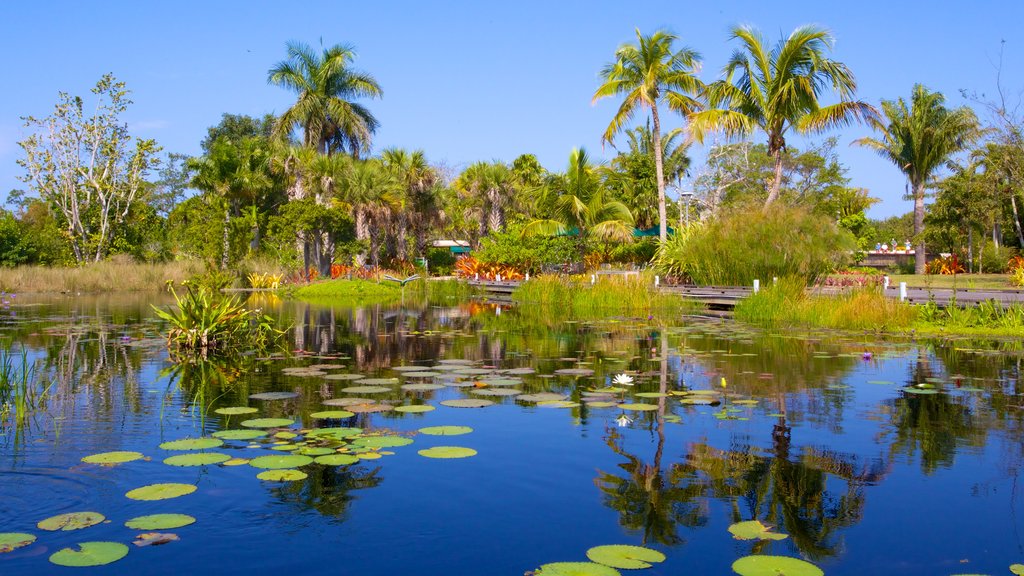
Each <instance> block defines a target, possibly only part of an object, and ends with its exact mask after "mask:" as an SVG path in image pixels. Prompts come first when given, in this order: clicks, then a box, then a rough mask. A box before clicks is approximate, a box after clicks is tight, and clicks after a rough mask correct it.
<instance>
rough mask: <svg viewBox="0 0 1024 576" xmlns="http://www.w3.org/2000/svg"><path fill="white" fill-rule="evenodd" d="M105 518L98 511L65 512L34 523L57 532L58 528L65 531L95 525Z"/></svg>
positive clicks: (43, 528) (41, 527) (38, 526)
mask: <svg viewBox="0 0 1024 576" xmlns="http://www.w3.org/2000/svg"><path fill="white" fill-rule="evenodd" d="M106 519H107V518H106V516H104V515H103V514H100V513H99V512H68V513H67V514H58V515H57V516H51V517H49V518H47V519H46V520H41V521H40V522H39V523H38V524H36V527H37V528H39V529H40V530H46V531H49V532H57V531H58V530H61V531H65V532H66V531H68V530H81V529H82V528H88V527H89V526H95V525H97V524H99V523H100V522H103V521H104V520H106Z"/></svg>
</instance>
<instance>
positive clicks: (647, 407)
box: [619, 402, 658, 412]
mask: <svg viewBox="0 0 1024 576" xmlns="http://www.w3.org/2000/svg"><path fill="white" fill-rule="evenodd" d="M619 408H622V409H623V410H634V411H637V412H650V411H652V410H657V409H658V405H657V404H640V403H636V404H632V403H629V402H627V403H625V404H619Z"/></svg>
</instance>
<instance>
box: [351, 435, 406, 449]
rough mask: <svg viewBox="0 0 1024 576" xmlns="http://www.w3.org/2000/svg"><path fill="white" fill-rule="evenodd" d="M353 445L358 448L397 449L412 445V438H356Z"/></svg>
mask: <svg viewBox="0 0 1024 576" xmlns="http://www.w3.org/2000/svg"><path fill="white" fill-rule="evenodd" d="M352 443H353V444H355V445H356V446H365V447H367V448H397V447H398V446H408V445H409V444H412V438H406V437H404V436H364V437H363V438H356V439H355V440H353V441H352Z"/></svg>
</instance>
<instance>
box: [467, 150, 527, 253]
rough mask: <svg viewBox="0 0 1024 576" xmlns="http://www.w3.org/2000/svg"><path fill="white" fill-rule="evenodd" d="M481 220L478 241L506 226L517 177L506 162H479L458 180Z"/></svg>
mask: <svg viewBox="0 0 1024 576" xmlns="http://www.w3.org/2000/svg"><path fill="white" fill-rule="evenodd" d="M455 188H456V189H458V190H459V191H460V192H462V194H463V195H464V197H466V199H467V200H468V209H469V211H470V212H471V213H472V214H473V215H474V216H475V219H476V221H477V223H478V226H477V235H476V239H475V240H476V241H477V242H479V240H480V238H483V237H484V236H485V235H486V234H487V233H488V232H497V231H500V230H502V229H503V228H504V227H505V214H506V212H507V209H508V207H509V206H510V205H512V203H513V201H514V200H515V197H516V190H517V179H516V177H515V175H514V174H513V172H512V170H511V169H510V168H509V167H508V166H507V165H506V164H504V163H502V162H476V163H474V164H472V165H470V166H469V167H468V168H466V169H465V170H464V171H463V172H462V174H460V175H459V177H458V178H457V179H456V180H455Z"/></svg>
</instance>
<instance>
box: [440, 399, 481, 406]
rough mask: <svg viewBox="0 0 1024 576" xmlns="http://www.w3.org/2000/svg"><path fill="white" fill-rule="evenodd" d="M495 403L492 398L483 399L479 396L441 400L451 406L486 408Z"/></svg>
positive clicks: (444, 404) (445, 404)
mask: <svg viewBox="0 0 1024 576" xmlns="http://www.w3.org/2000/svg"><path fill="white" fill-rule="evenodd" d="M493 404H494V402H491V401H490V400H481V399H479V398H459V399H456V400H444V401H442V402H441V405H442V406H449V407H451V408H486V407H487V406H491V405H493Z"/></svg>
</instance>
